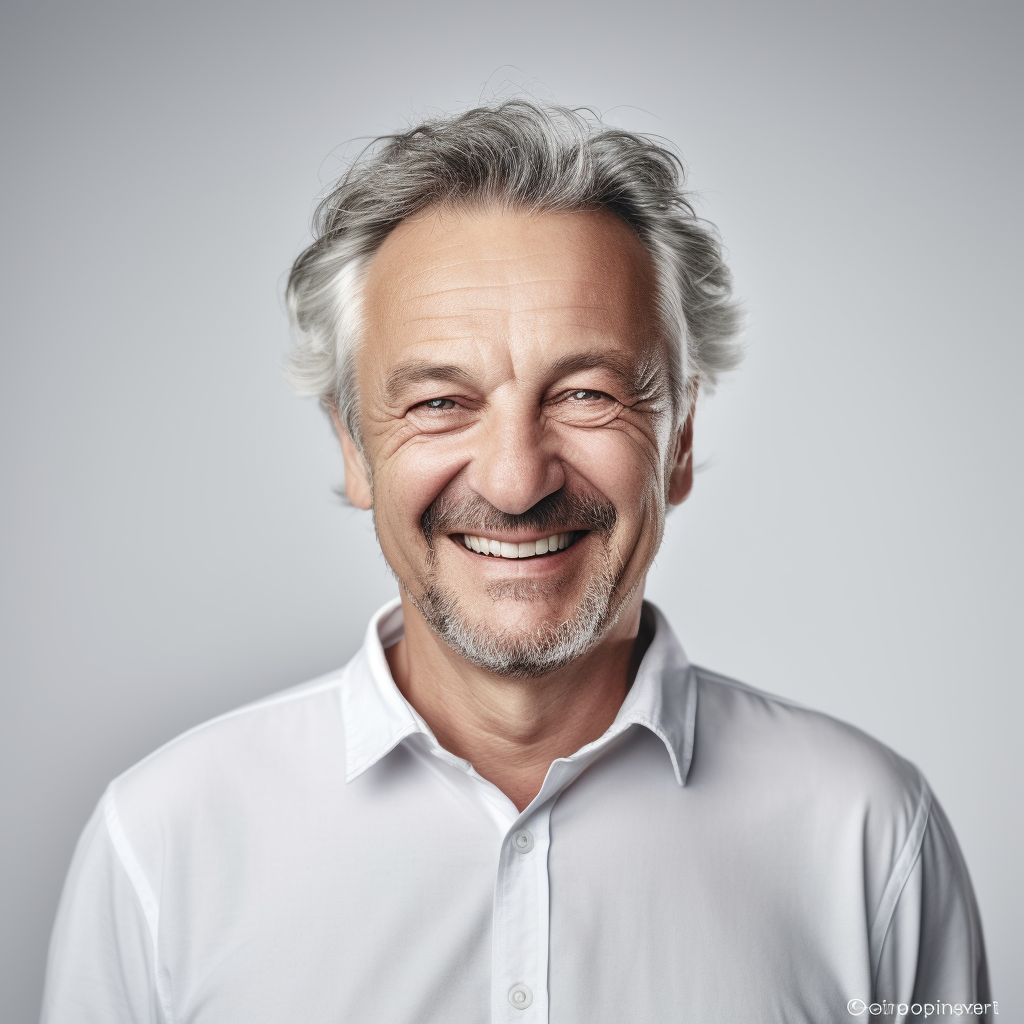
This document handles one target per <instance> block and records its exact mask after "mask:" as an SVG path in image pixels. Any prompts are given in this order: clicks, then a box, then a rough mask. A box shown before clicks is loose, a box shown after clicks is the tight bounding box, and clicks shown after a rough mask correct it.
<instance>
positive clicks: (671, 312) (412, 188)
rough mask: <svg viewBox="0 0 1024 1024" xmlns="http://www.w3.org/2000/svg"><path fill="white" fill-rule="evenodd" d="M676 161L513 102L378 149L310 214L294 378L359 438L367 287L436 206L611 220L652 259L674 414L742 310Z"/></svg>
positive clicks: (715, 363) (581, 114)
mask: <svg viewBox="0 0 1024 1024" xmlns="http://www.w3.org/2000/svg"><path fill="white" fill-rule="evenodd" d="M684 183H685V173H684V169H683V165H682V163H681V161H680V160H679V158H678V157H677V156H676V155H675V154H674V153H672V152H671V151H670V150H669V149H667V148H666V147H665V146H663V145H660V144H659V143H657V142H655V141H654V140H652V139H650V138H647V137H646V136H642V135H637V134H634V133H632V132H628V131H624V130H622V129H620V128H614V127H611V126H608V125H606V124H603V123H602V122H601V120H600V119H599V118H598V117H597V116H596V115H594V114H593V113H592V112H591V111H589V110H586V109H578V110H574V109H570V108H568V107H563V106H557V105H554V104H540V103H536V102H534V101H532V100H524V99H512V100H507V101H505V102H502V103H500V104H497V105H493V106H481V107H476V108H474V109H471V110H467V111H465V112H464V113H461V114H455V115H451V116H447V117H437V118H432V119H429V120H426V121H424V122H422V123H421V124H419V125H416V126H415V127H413V128H410V129H409V130H408V131H404V132H399V133H396V134H393V135H385V136H382V137H380V138H378V139H376V140H375V141H373V142H372V143H371V144H370V145H369V146H367V147H366V149H364V150H363V152H362V154H361V155H360V156H359V157H358V158H357V159H356V161H355V162H354V163H353V164H352V165H351V166H350V167H349V169H348V170H347V172H346V173H345V174H344V175H343V176H342V177H341V178H340V179H339V180H338V181H337V182H336V183H335V184H334V185H333V186H332V187H331V188H330V190H329V191H328V192H327V193H326V195H325V196H324V197H323V199H322V200H321V201H320V203H319V204H318V205H317V207H316V211H315V213H314V215H313V236H314V241H313V243H312V244H311V245H310V246H309V247H308V248H307V249H306V250H305V251H304V252H303V253H302V254H301V255H300V256H299V257H298V259H296V261H295V263H294V265H293V266H292V269H291V274H290V275H289V278H288V286H287V291H286V303H287V307H288V312H289V317H290V319H291V323H292V337H293V345H292V351H291V356H290V359H289V363H288V376H289V379H290V381H291V383H292V384H293V386H294V387H295V388H296V389H297V390H298V391H300V392H302V393H304V394H312V395H317V396H319V398H320V400H321V401H322V402H323V403H324V404H325V405H327V406H333V407H334V408H336V409H337V410H338V413H339V415H340V416H341V418H342V421H343V422H344V424H345V426H346V428H347V429H348V431H349V434H350V435H351V436H352V438H353V439H354V440H355V441H356V443H357V444H358V443H359V436H360V434H359V402H358V391H357V388H356V382H355V375H354V368H355V363H354V353H355V350H356V347H357V345H358V343H359V336H360V306H361V293H362V283H363V279H364V277H365V274H366V270H367V268H368V265H369V263H370V260H371V259H372V257H373V255H374V254H375V253H376V252H377V250H378V249H379V247H380V246H381V245H382V244H383V242H384V239H385V238H386V237H387V235H388V234H389V232H390V231H391V230H392V229H393V228H394V227H395V226H396V225H397V224H398V223H399V222H400V221H402V220H404V219H405V218H407V217H409V216H411V215H413V214H415V213H417V212H418V211H421V210H424V209H426V208H428V207H457V206H459V205H466V204H474V203H492V202H493V203H498V204H503V205H508V206H511V207H515V208H518V209H526V210H529V211H544V210H555V211H574V210H575V211H591V210H600V209H605V210H609V211H611V212H612V213H615V214H616V215H618V216H619V217H621V218H622V219H623V220H624V221H626V223H628V224H629V225H630V226H631V227H632V228H633V230H634V231H635V232H636V234H637V236H638V238H639V239H640V241H641V243H642V244H643V246H644V247H645V249H646V250H647V252H648V254H649V255H650V257H651V261H652V264H653V267H654V271H655V279H656V282H657V285H656V287H657V303H658V311H659V314H660V322H661V325H662V328H663V330H664V332H665V335H666V339H667V340H668V342H669V344H668V346H667V348H668V352H669V363H670V365H669V367H668V377H669V383H670V387H671V391H672V395H673V399H674V403H675V410H676V414H677V417H678V418H679V419H682V418H683V417H684V416H685V415H686V413H687V412H688V410H689V409H690V406H691V404H692V401H693V399H694V396H695V395H696V390H697V384H698V381H699V382H701V383H704V384H712V385H713V384H714V383H715V381H716V379H717V378H718V376H719V375H720V374H721V373H722V372H723V371H725V370H728V369H730V368H732V367H733V366H735V365H736V363H737V362H738V361H739V355H740V351H739V345H738V341H737V336H738V333H739V328H740V324H741V315H740V311H739V307H738V305H737V303H736V301H735V300H734V299H733V296H732V279H731V275H730V272H729V268H728V267H727V266H726V264H725V261H724V259H723V255H722V248H721V243H720V241H719V238H718V234H717V232H716V230H715V228H714V227H713V225H711V224H710V223H708V222H707V221H705V220H703V219H701V218H700V217H698V216H697V215H696V213H695V212H694V209H693V206H692V205H691V204H690V201H689V198H688V194H687V193H686V191H685V190H684V187H683V186H684Z"/></svg>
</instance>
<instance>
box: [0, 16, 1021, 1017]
mask: <svg viewBox="0 0 1024 1024" xmlns="http://www.w3.org/2000/svg"><path fill="white" fill-rule="evenodd" d="M1015 19H1016V16H1015V15H1014V14H1013V13H1012V8H1011V5H1010V4H1000V3H987V2H974V3H971V4H966V3H964V4H949V3H942V2H928V3H898V2H892V3H885V4H874V3H868V4H865V3H863V2H862V3H857V4H844V5H840V4H832V3H828V4H826V3H807V4H800V3H774V4H772V3H767V4H765V3H755V2H753V0H751V2H747V3H720V2H719V3H711V2H705V3H701V4H695V3H688V2H674V3H668V2H665V0H663V2H653V3H652V2H649V0H632V2H630V3H628V4H623V5H621V6H615V5H611V4H590V5H587V6H583V5H580V6H575V5H570V4H566V3H551V2H544V3H535V2H521V3H516V4H514V5H513V4H502V5H498V4H480V3H474V4H472V5H470V4H451V3H435V4H412V3H409V4H405V5H402V6H398V5H391V4H380V5H370V4H365V3H364V4H360V5H355V4H347V5H346V4H342V3H330V4H328V3H315V2H308V0H300V2H292V3H289V4H283V3H282V4H278V5H274V6H270V5H268V4H265V3H262V4H261V3H255V4H241V3H236V4H212V5H211V4H207V3H204V4H193V3H181V2H178V3H174V4H170V3H165V4H162V5H156V6H153V5H143V4H137V3H133V4H127V3H125V4H110V3H93V4H72V3H61V4H54V3H33V4H31V5H29V4H26V3H20V4H15V5H12V4H8V5H6V11H5V14H4V20H5V22H6V24H5V26H4V31H3V43H2V46H3V53H2V54H0V57H2V59H0V68H2V71H0V74H2V76H3V81H2V90H0V94H2V102H3V105H4V108H5V115H4V128H3V135H4V142H5V156H4V160H3V171H2V173H3V177H4V181H3V188H2V193H0V194H2V196H3V202H4V211H3V239H4V244H3V260H4V264H3V272H2V285H3V289H4V301H3V305H2V324H3V331H4V340H3V375H2V384H0V387H2V396H0V397H2V401H0V415H2V417H3V433H2V437H3V451H2V459H3V463H2V467H0V468H2V480H3V486H4V500H3V506H2V516H3V521H2V525H0V529H2V537H3V555H2V557H3V562H2V567H0V572H2V587H3V594H2V600H3V610H2V620H0V621H2V623H3V632H4V636H3V642H2V653H0V657H2V687H3V689H2V707H0V728H2V736H0V754H2V758H3V764H2V766H0V785H2V786H3V792H2V804H0V806H2V813H3V839H2V842H0V885H2V899H3V904H2V907H0V929H2V943H3V945H2V949H0V976H2V981H0V986H2V1008H0V1013H2V1018H3V1020H4V1021H5V1022H6V1021H12V1022H13V1021H29V1020H31V1019H33V1018H34V1016H35V1014H36V1013H37V1007H38V1000H39V993H40V989H41V983H42V972H43V964H44V957H45V947H46V941H47V935H48V932H49V928H50V924H51V921H52V917H53V913H54V910H55V907H56V903H57V899H58V895H59V890H60V884H61V880H62V878H63V874H64V872H65V870H66V867H67V864H68V860H69V858H70V856H71V851H72V848H73V844H74V841H75V838H76V836H77V834H78V832H79V830H80V829H81V827H82V825H83V823H84V821H85V819H86V817H87V816H88V814H89V812H90V809H91V808H92V806H93V804H94V803H95V801H96V800H97V798H98V797H99V795H100V793H101V791H102V789H103V787H104V785H105V783H106V782H107V781H108V780H109V779H110V778H111V777H112V776H114V775H115V774H117V773H118V772H120V771H122V770H123V769H125V768H127V767H128V766H129V765H130V764H132V762H134V761H135V760H137V759H138V758H140V757H141V756H143V755H144V754H146V753H147V752H148V751H150V750H151V749H152V748H154V747H155V746H157V745H158V744H160V743H161V742H163V741H165V740H167V739H169V738H170V737H172V736H174V735H175V734H176V733H178V732H179V731H181V730H183V729H185V728H186V727H188V726H190V725H193V724H194V723H196V722H199V721H201V720H202V719H204V718H207V717H209V716H211V715H214V714H217V713H218V712H221V711H224V710H226V709H228V708H231V707H232V706H234V705H237V704H239V703H240V702H243V701H247V700H250V699H252V698H255V697H258V696H260V695H261V694H265V693H268V692H270V691H272V690H275V689H278V688H281V687H284V686H287V685H290V684H292V683H296V682H299V681H301V680H302V679H304V678H307V677H310V676H312V675H314V674H316V673H319V672H321V671H324V670H327V669H329V668H331V667H333V666H335V665H337V664H339V663H341V662H342V661H343V660H345V659H346V658H347V656H348V655H349V654H350V653H351V652H352V651H353V649H354V648H355V646H356V645H357V643H358V642H359V639H360V636H361V633H362V631H363V628H364V623H365V620H366V618H367V616H368V614H369V612H370V611H371V610H372V609H373V608H375V607H376V606H377V604H378V603H380V602H382V601H383V600H384V599H386V598H387V597H388V596H389V595H390V594H391V593H392V592H393V589H394V585H393V583H392V582H391V581H390V579H389V578H388V577H387V575H386V573H385V571H384V569H383V566H382V562H381V559H380V556H379V555H378V553H377V551H376V548H375V545H374V540H373V534H372V530H371V526H370V523H369V521H368V519H367V518H366V517H365V516H364V515H362V514H359V513H356V512H354V511H352V510H349V509H344V508H341V507H339V505H338V504H337V501H336V499H334V498H333V497H332V494H331V487H332V485H334V484H336V483H337V482H338V481H339V480H340V478H341V463H340V459H339V456H338V453H337V451H336V448H335V443H334V441H333V438H332V436H331V434H330V432H329V429H328V425H327V423H326V420H325V419H324V418H323V416H322V415H321V414H320V413H319V411H318V410H317V409H316V408H315V406H314V405H313V404H311V403H310V402H309V401H302V400H299V399H296V398H294V397H293V396H292V395H291V394H290V393H289V392H288V390H287V388H286V386H285V384H284V383H283V380H282V377H281V373H280V364H281V361H282V353H283V351H284V348H285V343H286V325H285V318H284V315H283V313H282V308H281V299H280V295H281V290H282V279H283V274H284V272H285V271H286V269H287V267H288V266H289V264H290V261H291V259H292V258H293V257H294V256H295V255H296V254H297V253H298V251H299V250H300V249H301V247H302V246H303V244H304V241H305V240H306V238H307V237H308V236H307V224H308V217H309V213H310V210H311V198H312V197H313V195H314V194H315V193H316V192H318V191H319V189H320V188H321V186H322V183H324V182H326V181H327V180H328V179H330V178H331V177H333V176H334V175H335V174H336V173H337V172H338V170H339V169H340V167H341V166H342V160H343V158H344V157H345V155H346V153H351V152H352V151H353V147H352V146H349V147H347V148H346V147H345V146H344V145H343V144H344V143H345V142H346V140H350V139H353V138H354V137H357V136H365V135H372V134H375V133H378V132H381V131H384V130H387V129H389V128H392V127H396V126H400V125H402V124H403V123H404V122H405V121H406V120H408V119H414V118H415V117H417V116H419V115H420V114H421V113H423V112H425V111H428V110H430V109H445V108H451V107H453V106H457V105H467V104H470V103H472V102H474V101H475V100H476V99H478V98H479V97H480V96H493V95H495V94H500V93H502V92H504V91H508V90H512V89H520V90H526V91H527V92H532V93H534V94H536V95H539V96H542V97H543V96H552V97H554V98H556V99H558V100H561V101H563V102H567V103H573V104H576V103H588V104H591V105H594V106H595V107H597V108H598V109H599V110H601V111H603V112H604V113H605V114H606V115H607V116H608V118H609V119H611V120H616V119H617V120H618V122H619V123H621V124H623V125H625V126H627V127H631V128H637V129H640V130H646V131H653V132H657V133H659V134H662V135H664V136H667V137H668V138H670V139H671V140H673V141H674V142H675V143H677V144H678V146H679V148H680V150H681V152H682V153H683V155H684V156H685V158H686V160H687V161H688V163H689V165H690V167H691V169H692V184H693V186H694V187H695V188H697V189H698V190H700V192H701V196H702V198H701V203H702V205H701V209H702V211H703V212H704V214H705V215H706V216H708V217H710V218H711V219H713V220H714V221H716V222H717V223H718V224H719V225H720V227H721V229H722V231H723V234H724V236H725V239H726V242H727V245H728V247H729V250H730V253H731V261H732V265H733V267H734V270H735V273H736V276H737V282H738V287H739V290H740V292H741V293H742V295H743V296H744V297H745V298H746V301H747V304H748V308H749V311H750V316H751V327H750V330H749V334H748V342H749V358H748V360H747V363H746V364H745V366H744V367H743V368H742V370H741V371H740V372H739V373H737V374H736V375H735V376H734V377H733V378H732V379H731V380H730V381H729V382H728V383H727V384H726V385H724V386H723V387H722V388H721V389H720V391H719V393H718V395H717V396H715V397H713V398H711V399H710V400H706V401H705V402H704V403H703V404H702V407H701V410H700V414H699V417H698V424H697V426H698V453H699V457H700V459H701V460H702V462H703V463H704V466H705V468H704V472H703V473H702V474H701V475H700V476H699V477H698V481H697V486H696V489H695V492H694V495H693V497H692V499H691V500H690V502H689V503H688V504H687V505H686V506H685V507H684V508H683V509H681V510H680V511H678V512H677V513H675V514H674V515H673V516H672V518H671V520H670V529H669V536H668V539H667V542H666V544H665V547H664V549H663V551H662V553H661V554H660V556H659V558H658V563H657V566H656V569H655V570H654V572H653V575H652V579H651V583H650V590H649V592H650V594H651V595H652V596H653V597H654V598H655V599H656V600H658V601H660V602H661V603H662V605H663V606H664V607H665V608H666V610H667V611H668V613H669V615H670V618H671V619H672V620H673V621H674V623H675V624H676V625H677V627H678V630H679V632H680V634H681V636H682V638H683V641H684V643H685V645H686V646H687V648H688V650H689V652H690V655H691V657H692V658H693V659H694V660H697V661H699V662H702V663H704V664H707V665H709V666H711V667H713V668H715V669H717V670H719V671H722V672H726V673H729V674H732V675H735V676H738V677H739V678H741V679H744V680H746V681H748V682H750V683H752V684H754V685H757V686H760V687H763V688H765V689H768V690H772V691H776V692H779V693H783V694H786V695H789V696H790V697H793V698H796V699H798V700H801V701H804V702H806V703H808V704H811V705H814V706H816V707H819V708H822V709H825V710H827V711H829V712H831V713H833V714H835V715H837V716H839V717H841V718H845V719H848V720H849V721H852V722H854V723H856V724H857V725H859V726H861V727H863V728H864V729H866V730H867V731H869V732H871V733H873V734H874V735H875V736H877V737H879V738H880V739H882V740H883V741H884V742H886V743H888V744H890V745H891V746H893V747H895V748H896V749H897V750H898V751H900V752H901V753H902V754H904V755H905V756H907V757H909V758H911V759H912V760H913V761H915V762H916V763H917V764H918V765H919V766H920V767H921V768H922V769H923V770H924V771H925V773H926V774H927V776H928V777H929V779H930V780H931V782H932V783H933V786H934V788H935V789H936V791H937V793H938V795H939V798H940V799H941V800H942V802H943V803H944V805H945V807H946V808H947V810H948V812H949V815H950V817H951V819H952V821H953V824H954V826H955V828H956V829H957V832H958V834H959V837H960V840H961V843H962V846H963V848H964V851H965V854H966V857H967V861H968V864H969V865H970V868H971V871H972V873H973V877H974V881H975V886H976V889H977V893H978V898H979V901H980V904H981V910H982V915H983V919H984V923H985V926H986V931H987V936H988V942H989V948H990V955H991V961H992V974H993V979H994V985H995V989H996V995H997V996H998V997H999V998H1000V999H1001V1001H1002V1006H1003V1013H1006V1014H1009V1016H1007V1017H1005V1018H1004V1019H1007V1020H1009V1019H1011V1018H1012V1017H1013V1012H1014V1007H1016V1008H1017V1011H1018V1013H1019V1012H1021V1011H1020V1008H1021V1007H1022V1005H1024V999H1022V995H1024V992H1022V980H1021V975H1020V972H1019V970H1016V969H1015V968H1018V967H1019V964H1020V961H1021V953H1022V944H1021V940H1020V934H1019V926H1018V922H1019V921H1020V919H1021V913H1022V907H1021V886H1020V884H1019V881H1018V878H1019V874H1020V867H1019V857H1020V847H1021V826H1020V816H1021V801H1020V799H1019V788H1020V782H1021V756H1020V752H1019V747H1018V745H1017V744H1016V743H1015V740H1016V738H1017V736H1019V733H1020V728H1019V718H1020V714H1021V701H1020V690H1019V682H1020V679H1019V675H1020V673H1019V664H1020V659H1019V657H1018V656H1017V652H1016V650H1015V645H1012V644H1011V638H1013V639H1016V637H1013V633H1014V630H1015V627H1018V628H1019V625H1020V622H1021V604H1020V584H1019V581H1020V579H1021V569H1022V566H1021V550H1020V546H1019V544H1018V529H1017V528H1015V527H1014V523H1018V524H1019V522H1020V520H1021V486H1020V464H1019V459H1018V448H1019V442H1020V437H1021V435H1020V413H1019V408H1020V402H1019V399H1018V394H1019V390H1020V381H1021V369H1022V367H1021V349H1020V344H1019V327H1018V325H1019V316H1018V312H1017V303H1013V302H1011V296H1012V294H1013V292H1014V289H1015V286H1017V285H1018V282H1019V277H1020V270H1021V267H1020V260H1019V254H1020V249H1021V245H1020V238H1021V234H1020V229H1021V224H1020V208H1019V205H1018V203H1017V192H1018V189H1019V186H1020V181H1019V177H1018V175H1019V163H1020V159H1019V158H1020V143H1019V132H1018V130H1017V117H1016V110H1015V108H1014V106H1013V103H1014V101H1015V100H1016V99H1017V98H1018V97H1019V95H1020V84H1021V83H1020V82H1019V80H1018V81H1014V74H1015V72H1014V70H1013V66H1012V64H1013V62H1014V61H1015V60H1016V58H1017V50H1018V48H1019V42H1020V36H1019V23H1018V22H1017V21H1016V20H1015ZM1017 63H1019V61H1017ZM506 65H511V66H506ZM837 1019H838V1018H837Z"/></svg>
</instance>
